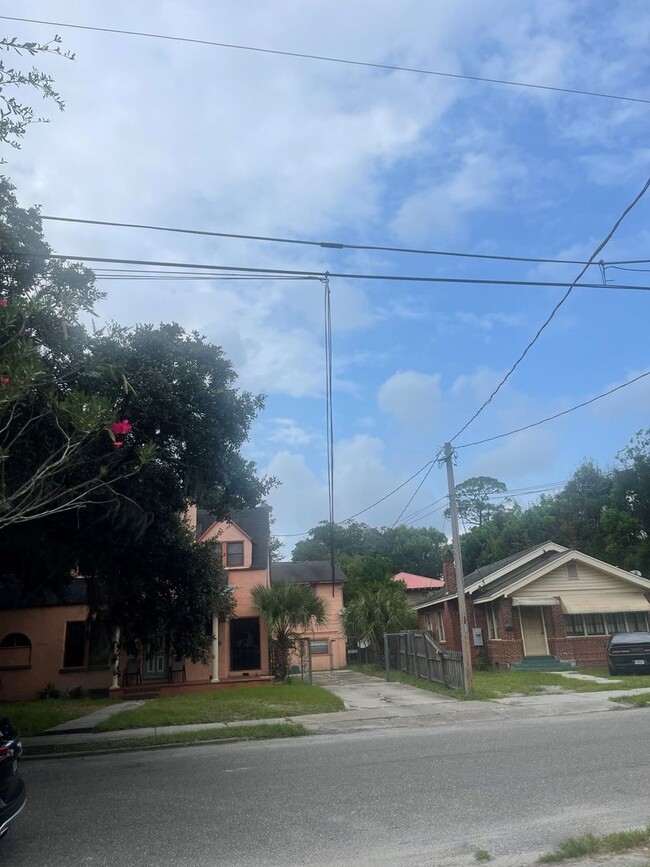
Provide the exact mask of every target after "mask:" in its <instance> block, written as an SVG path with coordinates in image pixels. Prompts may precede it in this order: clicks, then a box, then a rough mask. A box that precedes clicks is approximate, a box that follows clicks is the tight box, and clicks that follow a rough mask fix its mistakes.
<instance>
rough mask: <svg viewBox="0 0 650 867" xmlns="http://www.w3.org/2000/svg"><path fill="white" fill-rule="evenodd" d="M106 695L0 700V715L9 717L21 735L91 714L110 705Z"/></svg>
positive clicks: (31, 733) (34, 732)
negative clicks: (104, 696) (96, 696)
mask: <svg viewBox="0 0 650 867" xmlns="http://www.w3.org/2000/svg"><path fill="white" fill-rule="evenodd" d="M110 703H111V700H110V699H107V698H105V699H104V698H96V699H92V698H46V699H37V700H36V701H3V702H2V703H0V716H6V717H9V719H10V720H11V722H12V723H13V724H14V726H15V727H16V728H17V729H18V731H19V732H20V734H21V735H22V736H23V737H25V738H27V737H30V736H31V735H39V734H41V733H42V732H44V731H46V730H47V729H50V728H52V726H56V725H59V723H64V722H67V721H68V720H71V719H77V718H78V717H80V716H85V715H86V714H89V713H93V711H96V710H100V708H102V707H106V705H107V704H110Z"/></svg>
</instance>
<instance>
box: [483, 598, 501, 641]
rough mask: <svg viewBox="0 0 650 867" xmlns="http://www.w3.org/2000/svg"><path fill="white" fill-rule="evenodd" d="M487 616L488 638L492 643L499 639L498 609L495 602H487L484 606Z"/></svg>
mask: <svg viewBox="0 0 650 867" xmlns="http://www.w3.org/2000/svg"><path fill="white" fill-rule="evenodd" d="M485 609H486V610H485V613H486V616H487V628H488V638H489V639H490V640H491V641H494V640H495V639H496V638H498V637H499V617H498V613H499V609H498V607H497V603H496V602H488V604H487V605H486V606H485Z"/></svg>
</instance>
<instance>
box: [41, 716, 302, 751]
mask: <svg viewBox="0 0 650 867" xmlns="http://www.w3.org/2000/svg"><path fill="white" fill-rule="evenodd" d="M306 734H308V731H307V729H306V728H305V727H304V726H301V725H299V724H298V723H266V724H265V723H261V724H260V725H255V726H228V728H227V729H201V730H200V731H194V732H177V733H176V734H168V735H149V736H147V737H144V738H126V739H124V738H123V739H122V740H114V741H95V742H91V743H83V744H57V745H56V746H49V747H45V746H43V747H39V746H34V747H29V748H28V749H27V755H30V756H52V755H60V754H61V753H87V752H97V751H100V750H101V751H104V750H138V749H142V747H158V746H163V745H167V744H193V743H200V742H201V741H216V740H229V739H232V738H239V739H244V740H247V741H259V740H267V739H269V738H296V737H301V736H302V735H306Z"/></svg>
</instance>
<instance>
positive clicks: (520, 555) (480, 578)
mask: <svg viewBox="0 0 650 867" xmlns="http://www.w3.org/2000/svg"><path fill="white" fill-rule="evenodd" d="M549 549H550V550H555V551H563V552H564V551H566V550H567V549H566V548H564V547H562V545H558V544H557V543H556V542H551V541H550V540H549V541H547V542H542V544H541V545H533V547H532V548H526V550H525V551H518V552H517V553H516V554H511V555H510V556H509V557H504V558H503V559H502V560H497V561H496V562H495V563H490V564H489V565H487V566H480V567H479V568H478V569H475V570H474V571H473V572H470V573H469V575H466V576H465V589H469V588H470V587H472V586H473V585H474V584H478V583H480V582H483V583H487V579H488V578H489V577H490V576H491V575H494V574H495V572H500V571H501V570H502V569H505V568H506V567H507V566H510V564H511V563H516V562H517V561H518V560H523V559H524V558H528V557H529V555H530V554H533V553H534V552H536V551H539V552H540V554H541V553H543V552H544V551H547V550H549ZM495 577H496V576H495Z"/></svg>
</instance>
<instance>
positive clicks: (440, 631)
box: [434, 608, 447, 644]
mask: <svg viewBox="0 0 650 867" xmlns="http://www.w3.org/2000/svg"><path fill="white" fill-rule="evenodd" d="M434 615H435V618H436V636H437V638H438V643H439V644H446V643H447V635H446V633H445V614H444V611H442V610H441V609H440V608H438V609H436V611H434Z"/></svg>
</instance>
